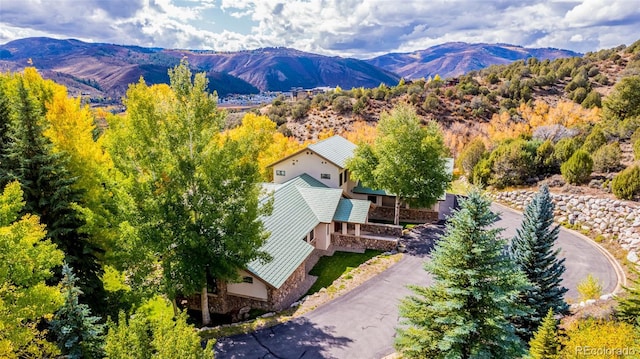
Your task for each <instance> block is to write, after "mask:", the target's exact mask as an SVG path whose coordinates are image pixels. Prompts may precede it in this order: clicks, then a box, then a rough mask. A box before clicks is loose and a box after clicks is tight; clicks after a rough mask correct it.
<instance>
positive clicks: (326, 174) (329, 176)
mask: <svg viewBox="0 0 640 359" xmlns="http://www.w3.org/2000/svg"><path fill="white" fill-rule="evenodd" d="M320 178H322V179H331V174H330V173H321V174H320Z"/></svg>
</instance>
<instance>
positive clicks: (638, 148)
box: [633, 141, 640, 160]
mask: <svg viewBox="0 0 640 359" xmlns="http://www.w3.org/2000/svg"><path fill="white" fill-rule="evenodd" d="M633 156H634V157H635V158H636V160H640V141H636V142H635V143H634V144H633Z"/></svg>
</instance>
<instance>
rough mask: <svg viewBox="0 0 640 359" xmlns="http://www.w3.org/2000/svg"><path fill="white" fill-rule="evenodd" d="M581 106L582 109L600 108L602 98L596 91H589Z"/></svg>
mask: <svg viewBox="0 0 640 359" xmlns="http://www.w3.org/2000/svg"><path fill="white" fill-rule="evenodd" d="M581 105H582V107H584V108H593V107H602V96H600V93H599V92H598V91H595V90H591V92H589V94H588V95H587V97H585V99H584V101H582V104H581Z"/></svg>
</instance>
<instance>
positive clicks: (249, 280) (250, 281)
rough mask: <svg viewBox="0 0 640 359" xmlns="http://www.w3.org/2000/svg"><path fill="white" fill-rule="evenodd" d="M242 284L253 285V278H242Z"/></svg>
mask: <svg viewBox="0 0 640 359" xmlns="http://www.w3.org/2000/svg"><path fill="white" fill-rule="evenodd" d="M242 283H249V284H253V277H249V276H247V277H242Z"/></svg>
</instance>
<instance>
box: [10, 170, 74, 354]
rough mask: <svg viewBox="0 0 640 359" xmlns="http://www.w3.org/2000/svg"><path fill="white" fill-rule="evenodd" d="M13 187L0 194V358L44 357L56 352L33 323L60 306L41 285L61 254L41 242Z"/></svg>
mask: <svg viewBox="0 0 640 359" xmlns="http://www.w3.org/2000/svg"><path fill="white" fill-rule="evenodd" d="M22 196H23V193H22V190H21V189H20V184H19V183H17V182H12V183H10V184H9V185H8V186H7V187H5V188H4V191H3V192H2V193H0V283H2V284H1V285H0V357H2V358H10V359H13V358H46V357H51V356H53V355H55V354H56V353H57V352H58V351H57V348H56V347H55V345H53V344H52V343H49V342H48V341H47V340H46V339H45V335H46V331H42V330H39V329H38V322H39V321H41V320H42V319H50V318H51V317H52V316H53V313H54V312H55V311H56V309H57V308H58V307H59V306H60V305H61V304H62V297H61V296H60V292H59V291H58V288H56V287H55V286H51V285H48V284H47V282H46V281H47V280H50V279H51V277H52V275H53V268H54V267H55V266H59V265H61V264H62V258H63V256H64V254H63V253H62V251H60V250H59V249H57V248H56V246H55V244H53V243H51V241H50V240H49V239H46V237H45V230H44V226H43V225H41V224H40V223H39V221H38V217H37V216H34V215H31V214H25V215H23V216H22V217H20V214H19V213H20V212H21V211H22V208H23V206H24V204H25V203H24V201H23V200H22Z"/></svg>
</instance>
